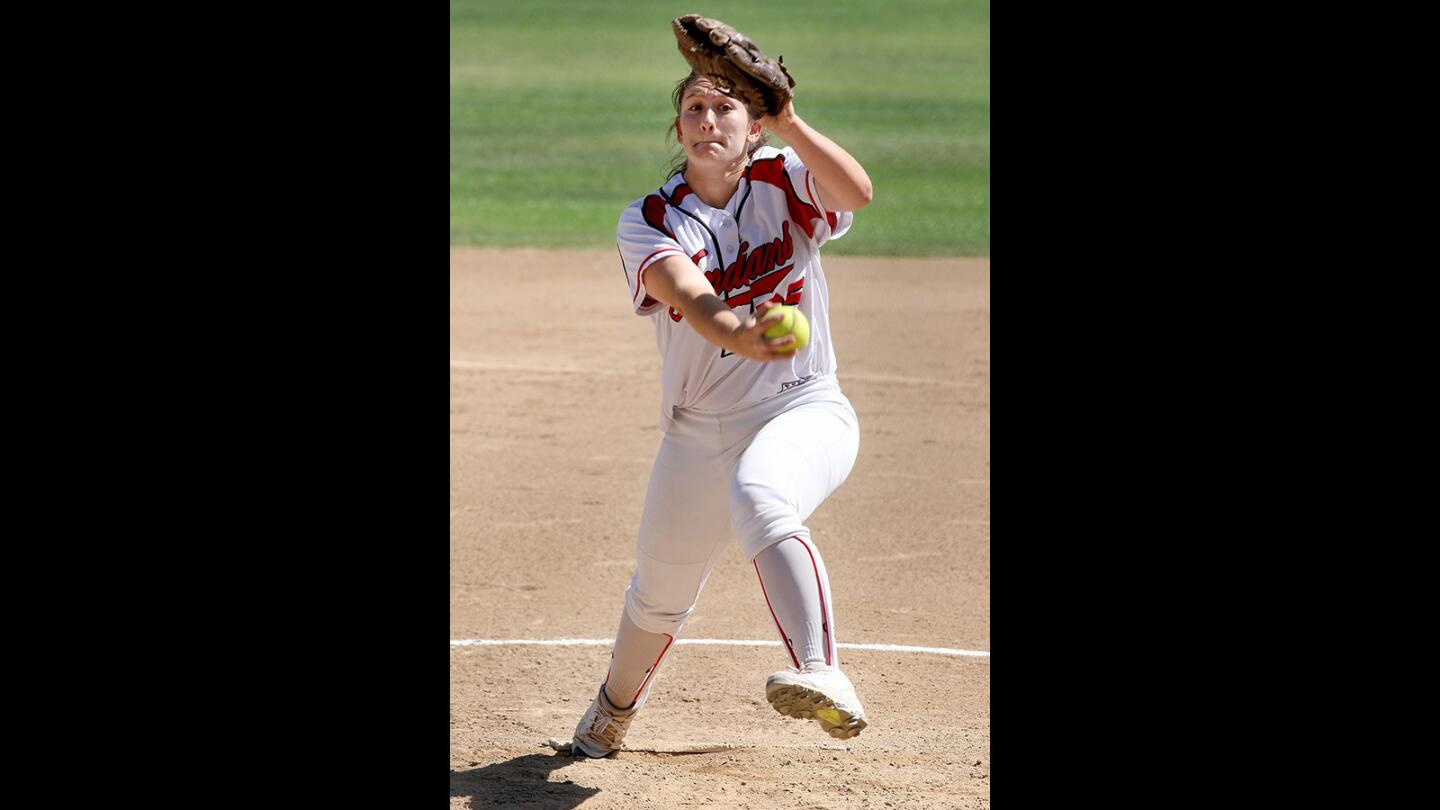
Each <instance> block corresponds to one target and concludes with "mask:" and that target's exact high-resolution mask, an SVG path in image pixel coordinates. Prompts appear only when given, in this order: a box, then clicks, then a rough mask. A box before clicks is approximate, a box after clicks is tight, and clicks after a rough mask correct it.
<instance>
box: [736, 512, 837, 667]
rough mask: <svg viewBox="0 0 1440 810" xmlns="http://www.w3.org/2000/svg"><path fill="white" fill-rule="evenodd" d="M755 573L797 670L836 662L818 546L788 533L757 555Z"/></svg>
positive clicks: (826, 579)
mask: <svg viewBox="0 0 1440 810" xmlns="http://www.w3.org/2000/svg"><path fill="white" fill-rule="evenodd" d="M755 573H756V574H757V575H758V576H759V577H760V589H761V591H762V592H763V593H764V594H765V601H766V603H767V604H769V606H770V614H771V615H772V616H773V617H774V618H775V626H776V627H778V628H779V629H780V641H781V643H783V644H784V645H785V649H786V651H787V654H788V655H789V656H790V661H791V663H793V664H794V665H795V667H796V668H797V669H803V668H805V667H806V666H815V665H822V664H823V665H829V666H833V667H838V666H840V656H839V654H838V652H837V650H836V647H835V619H834V614H832V613H831V608H830V577H829V576H828V575H827V574H826V573H825V561H824V560H823V559H821V558H820V550H819V549H817V548H815V545H814V544H813V543H811V542H810V541H809V539H807V538H804V537H801V536H798V535H797V536H795V537H787V538H786V539H784V540H781V541H780V542H778V543H775V544H774V545H771V546H769V547H768V548H766V549H765V550H764V551H762V552H760V553H759V554H758V555H756V557H755Z"/></svg>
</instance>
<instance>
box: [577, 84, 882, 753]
mask: <svg viewBox="0 0 1440 810" xmlns="http://www.w3.org/2000/svg"><path fill="white" fill-rule="evenodd" d="M727 84H728V82H727V81H726V80H725V79H724V78H723V77H719V76H709V77H707V76H702V75H697V74H695V73H691V75H690V76H688V77H686V79H684V80H683V81H682V82H681V83H680V84H679V85H678V86H677V88H676V91H675V96H674V101H675V106H676V113H677V115H676V118H675V136H676V138H677V140H678V141H679V143H680V144H681V145H682V147H683V149H684V158H685V161H684V163H683V164H682V165H681V166H680V167H679V170H678V171H676V172H675V173H674V174H673V175H671V177H670V178H669V180H668V181H667V182H666V183H665V184H664V185H663V186H662V187H661V188H660V189H659V190H658V191H656V192H654V193H651V194H647V195H646V196H644V197H642V198H640V199H638V200H636V201H635V202H633V203H631V204H630V205H629V207H627V208H626V209H625V211H624V213H623V214H622V215H621V217H620V223H619V227H618V239H619V248H620V260H621V264H622V266H623V268H624V271H625V280H626V282H627V283H628V285H629V289H628V292H629V295H630V299H631V306H632V307H633V309H634V311H635V313H636V314H637V315H640V316H643V317H647V318H649V319H650V320H651V321H652V322H653V323H654V325H655V339H656V343H657V345H658V347H659V350H660V355H661V357H662V360H663V370H662V381H661V388H662V400H661V425H662V427H663V428H664V431H665V437H664V440H663V441H662V443H661V446H660V451H659V455H658V457H657V458H656V460H655V466H654V469H653V471H652V472H651V477H650V484H649V488H648V490H647V492H646V495H645V509H644V514H643V517H642V518H641V521H640V529H639V536H638V540H637V544H636V567H635V574H634V576H633V577H632V579H631V581H630V586H629V588H628V589H627V590H626V592H625V608H624V611H623V613H622V615H621V619H620V628H619V632H618V633H617V634H616V638H615V647H614V651H613V653H612V655H611V661H610V668H609V671H608V673H607V675H606V677H605V681H604V682H603V683H602V685H601V687H600V691H599V694H598V695H597V696H596V698H595V701H594V702H593V703H592V704H591V706H590V708H589V710H588V711H587V712H586V713H585V715H584V717H583V718H582V719H581V721H580V724H579V726H578V727H577V728H576V730H575V741H574V751H575V752H576V753H584V754H586V755H588V756H592V757H602V756H606V755H608V754H610V753H612V752H614V751H616V750H618V749H619V748H620V747H621V741H622V739H623V738H624V735H625V732H626V730H627V729H628V728H629V725H630V722H631V720H633V719H634V717H635V714H636V712H637V711H638V710H639V709H640V707H641V706H642V705H644V703H645V701H646V699H647V697H648V696H649V692H650V688H651V687H652V686H653V685H654V682H655V673H656V670H657V669H658V668H659V666H660V664H661V662H663V661H664V659H665V656H666V655H667V654H668V653H669V651H670V649H671V646H672V645H673V644H674V642H675V639H676V638H678V637H679V636H680V632H681V629H682V628H683V626H684V624H685V621H686V619H687V618H688V617H689V616H690V614H691V612H692V611H693V610H694V609H695V603H696V599H697V598H698V597H699V595H700V591H701V589H702V588H704V586H705V581H706V579H707V578H708V577H709V576H710V572H711V570H712V569H713V568H714V566H715V563H716V562H717V561H718V560H719V557H720V555H721V554H722V553H723V552H724V551H725V549H726V548H727V545H728V543H729V542H730V541H731V540H732V539H734V540H738V541H739V543H740V544H741V547H742V548H743V549H744V552H745V555H746V557H747V558H748V559H750V560H752V561H753V565H754V567H755V572H756V575H757V576H758V578H759V581H760V590H761V594H762V596H763V598H764V599H765V601H766V603H767V604H768V606H769V609H770V612H771V615H772V616H773V617H774V620H775V624H776V627H777V628H778V629H779V632H780V638H781V640H782V643H783V644H784V648H785V657H786V660H787V661H788V663H789V664H790V666H789V667H787V669H786V670H784V671H781V672H777V673H775V674H774V675H772V676H770V678H769V680H768V681H767V683H766V696H767V698H768V700H769V702H770V703H771V704H772V705H773V706H774V707H775V709H776V710H777V711H779V712H780V713H782V714H784V715H787V716H790V717H796V718H802V719H815V720H817V721H818V722H819V723H820V725H821V727H822V728H823V729H824V730H825V731H826V732H828V733H829V734H830V735H831V736H834V737H837V738H841V739H846V738H849V737H853V736H855V735H856V734H859V733H860V731H861V730H862V729H864V728H865V726H866V724H867V722H868V721H867V719H866V716H865V711H864V709H863V708H862V707H861V704H860V700H859V698H858V697H857V696H856V694H855V689H854V686H853V685H852V684H851V682H850V680H849V679H848V678H847V677H846V676H845V674H844V673H843V672H841V671H840V659H839V656H838V655H837V654H836V643H835V621H834V616H833V613H832V595H831V592H830V581H829V578H828V576H827V575H826V572H825V563H824V560H823V559H822V558H821V555H820V550H819V548H817V546H816V544H815V542H814V540H813V538H812V537H811V535H810V530H809V529H807V528H806V526H805V520H806V519H807V518H808V517H809V516H810V514H811V513H812V512H814V511H815V508H816V507H818V506H819V505H820V503H821V502H822V501H824V500H825V499H826V498H827V497H829V495H830V494H831V493H832V492H834V491H835V490H836V489H837V488H838V487H839V486H840V485H841V484H842V483H843V482H844V481H845V478H846V476H847V475H849V473H850V469H851V467H852V466H853V465H854V463H855V456H856V452H857V450H858V449H859V426H858V422H857V419H856V416H855V411H854V409H853V408H852V407H851V406H850V402H849V400H847V399H846V398H845V396H844V394H842V393H841V391H840V385H839V383H838V382H837V381H836V378H835V352H834V349H833V347H832V345H831V342H830V328H829V316H828V312H827V306H828V305H827V294H826V288H825V275H824V273H823V272H822V270H821V267H820V252H819V251H820V247H821V246H822V245H824V244H825V243H826V242H827V241H829V240H831V239H836V238H839V237H840V236H842V235H843V234H844V233H845V232H846V231H847V230H848V229H849V228H850V224H851V220H852V217H853V214H852V213H851V212H853V211H855V210H857V209H859V208H862V207H864V206H865V205H866V204H867V203H868V202H869V201H870V198H871V184H870V178H869V176H868V175H866V173H865V170H864V169H863V168H862V167H861V166H860V164H859V163H858V162H857V161H856V160H855V159H854V158H853V157H851V156H850V154H849V153H848V152H846V151H845V150H844V149H842V148H841V147H840V146H838V145H836V144H835V143H834V142H833V141H831V140H830V139H829V138H827V137H825V136H824V135H822V134H820V133H819V132H817V131H815V129H813V128H812V127H810V126H809V125H808V124H806V123H805V122H804V121H803V120H802V119H801V118H800V117H799V116H797V115H796V114H795V110H794V107H793V105H792V104H789V103H787V104H786V105H785V107H784V109H783V110H782V111H780V113H779V114H778V115H774V116H763V117H762V116H761V115H758V114H757V113H756V111H755V110H754V109H753V108H747V106H746V104H745V102H744V101H742V100H740V98H738V97H737V96H736V95H732V89H731V88H730V87H727ZM767 128H768V129H769V130H770V131H771V132H774V133H775V134H776V135H778V136H780V137H781V138H784V140H785V142H786V143H788V144H789V146H788V147H787V148H785V149H776V148H774V147H772V146H769V145H767V144H766V143H765V137H764V130H765V129H767ZM782 302H783V303H786V304H790V305H793V306H796V307H798V308H799V310H800V312H801V313H803V314H804V316H805V317H806V318H807V319H808V320H809V323H810V325H811V327H810V328H811V331H810V342H809V345H808V346H806V347H805V348H803V349H800V350H798V351H795V350H794V345H795V338H794V337H793V336H786V337H782V338H777V339H766V338H765V337H764V335H763V332H764V331H765V330H766V329H767V328H768V327H769V326H770V323H769V322H768V321H767V319H766V317H765V316H766V314H767V313H769V312H770V310H772V309H773V308H774V307H776V306H778V305H779V304H780V303H782ZM775 320H779V313H775V317H774V318H772V319H769V321H775Z"/></svg>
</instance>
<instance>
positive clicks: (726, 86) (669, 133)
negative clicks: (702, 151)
mask: <svg viewBox="0 0 1440 810" xmlns="http://www.w3.org/2000/svg"><path fill="white" fill-rule="evenodd" d="M696 79H708V80H709V81H710V83H711V84H713V85H715V88H716V89H717V90H719V91H720V92H722V93H724V94H725V95H727V96H729V97H731V98H733V99H735V100H736V101H738V102H740V106H742V107H744V108H745V114H746V115H748V116H750V120H751V121H758V120H760V119H761V118H762V117H763V116H761V114H760V111H759V110H757V109H755V108H754V107H753V106H751V105H750V104H749V103H748V102H747V101H745V99H743V98H740V97H739V96H737V95H735V94H734V92H732V91H733V89H734V85H732V84H731V83H730V80H728V79H726V78H725V77H724V76H717V75H709V74H703V73H696V72H695V71H693V70H692V71H690V75H689V76H686V77H685V78H683V79H681V80H680V81H679V83H678V84H676V85H675V91H674V92H673V93H671V94H670V101H671V103H672V104H674V106H675V114H676V115H679V114H680V102H681V101H683V100H684V98H685V91H686V89H688V88H689V87H690V85H691V83H693V82H694V81H695V80H696ZM665 140H666V142H667V143H673V144H675V145H677V146H680V144H678V143H677V142H676V139H675V122H674V121H671V122H670V126H668V127H666V129H665ZM769 145H770V136H769V133H768V132H766V131H765V130H763V129H762V130H761V131H760V140H758V141H756V142H755V143H752V144H750V145H749V146H748V147H746V149H745V153H746V154H747V155H753V154H755V150H757V149H759V148H760V147H762V146H769ZM689 165H690V161H688V160H686V159H685V147H684V146H680V152H679V153H678V154H674V155H671V156H670V169H669V171H667V172H666V173H665V179H666V180H669V179H670V178H671V177H674V176H675V173H676V172H682V173H683V172H684V171H685V169H687V168H689Z"/></svg>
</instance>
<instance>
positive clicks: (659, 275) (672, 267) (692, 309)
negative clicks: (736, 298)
mask: <svg viewBox="0 0 1440 810" xmlns="http://www.w3.org/2000/svg"><path fill="white" fill-rule="evenodd" d="M645 291H646V292H647V293H648V294H649V295H650V296H651V297H652V298H655V299H656V300H658V301H661V302H664V303H666V304H668V305H670V306H672V307H675V308H676V309H677V310H679V311H681V312H683V313H684V314H685V320H686V321H688V322H689V323H690V326H691V328H693V329H694V330H695V331H696V332H697V333H699V335H700V337H703V338H705V340H706V341H708V342H710V343H711V344H713V345H715V346H719V347H720V348H722V349H725V350H726V351H729V352H732V353H734V354H738V355H741V356H743V357H748V358H750V359H751V360H760V361H762V362H764V361H769V360H786V359H789V358H791V357H794V356H795V353H794V352H793V351H787V350H788V349H789V347H790V346H791V345H793V344H794V343H795V337H794V336H793V335H786V336H785V337H782V338H775V339H773V340H771V339H767V338H766V337H765V330H766V329H767V328H768V327H769V326H770V324H771V323H773V322H775V321H778V320H780V315H779V314H776V316H775V317H774V318H770V319H768V320H766V319H765V316H766V315H768V314H769V313H770V312H771V310H773V309H774V308H775V307H778V306H779V304H777V303H776V302H774V301H765V302H764V303H762V304H760V306H759V307H758V308H757V309H756V311H755V314H754V315H751V316H750V317H748V318H744V319H741V317H740V316H739V315H738V314H736V313H735V310H733V309H731V308H730V305H729V304H727V303H726V302H725V301H724V299H722V298H721V297H720V296H718V295H716V294H715V290H714V288H712V287H711V286H710V282H709V281H707V280H706V279H705V274H704V273H702V272H700V268H699V267H696V266H695V262H693V261H691V260H690V259H689V258H688V257H686V256H681V255H675V254H672V255H670V256H666V257H665V258H663V259H660V260H659V261H656V262H655V263H654V264H652V265H650V266H649V267H647V268H645ZM777 348H778V349H781V350H782V351H776V349H777Z"/></svg>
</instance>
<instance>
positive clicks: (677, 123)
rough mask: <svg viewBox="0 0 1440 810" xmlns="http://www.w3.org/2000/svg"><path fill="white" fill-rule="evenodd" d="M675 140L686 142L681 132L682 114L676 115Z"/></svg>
mask: <svg viewBox="0 0 1440 810" xmlns="http://www.w3.org/2000/svg"><path fill="white" fill-rule="evenodd" d="M675 142H676V143H685V139H684V138H683V137H682V136H681V134H680V116H678V115H677V116H675Z"/></svg>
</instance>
